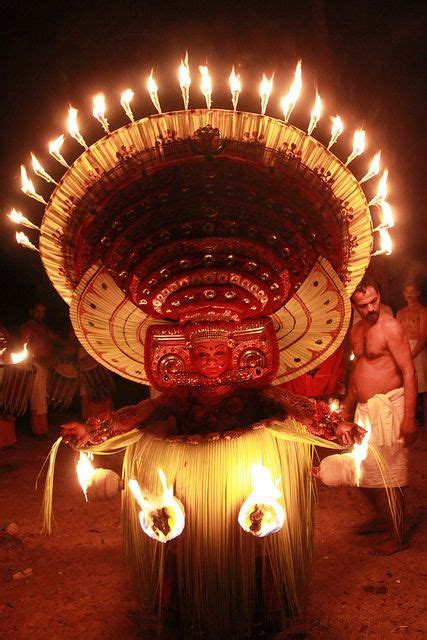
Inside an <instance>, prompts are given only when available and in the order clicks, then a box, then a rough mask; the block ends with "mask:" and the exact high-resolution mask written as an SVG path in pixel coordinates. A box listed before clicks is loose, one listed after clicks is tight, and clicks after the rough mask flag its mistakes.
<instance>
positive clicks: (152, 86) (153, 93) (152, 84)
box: [147, 69, 162, 113]
mask: <svg viewBox="0 0 427 640" xmlns="http://www.w3.org/2000/svg"><path fill="white" fill-rule="evenodd" d="M147 90H148V93H149V94H150V98H151V102H152V103H153V104H154V106H155V107H156V109H157V111H158V112H159V113H162V109H161V107H160V102H159V96H158V93H157V91H158V87H157V82H156V81H155V80H154V76H153V69H151V73H150V76H149V78H148V80H147Z"/></svg>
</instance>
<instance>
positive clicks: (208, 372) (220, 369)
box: [191, 339, 230, 379]
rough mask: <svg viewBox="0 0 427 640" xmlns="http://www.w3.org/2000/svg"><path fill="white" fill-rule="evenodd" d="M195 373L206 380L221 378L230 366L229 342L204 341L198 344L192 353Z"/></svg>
mask: <svg viewBox="0 0 427 640" xmlns="http://www.w3.org/2000/svg"><path fill="white" fill-rule="evenodd" d="M191 364H192V369H193V371H194V373H200V374H201V375H202V376H205V377H206V378H211V379H212V378H219V377H220V376H221V375H222V374H223V373H224V371H226V370H227V369H228V368H229V366H230V347H229V346H228V343H227V340H218V339H215V340H208V339H206V340H203V341H200V342H196V344H195V345H194V347H193V349H192V351H191Z"/></svg>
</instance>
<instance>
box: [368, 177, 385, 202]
mask: <svg viewBox="0 0 427 640" xmlns="http://www.w3.org/2000/svg"><path fill="white" fill-rule="evenodd" d="M387 179H388V170H387V169H385V170H384V171H383V175H382V176H381V180H380V181H379V183H378V191H377V193H376V195H375V196H374V197H373V198H372V200H371V201H370V202H369V203H368V206H369V207H371V206H372V205H373V204H379V203H380V202H383V200H385V199H386V198H387Z"/></svg>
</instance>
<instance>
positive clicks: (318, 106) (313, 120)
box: [307, 94, 322, 136]
mask: <svg viewBox="0 0 427 640" xmlns="http://www.w3.org/2000/svg"><path fill="white" fill-rule="evenodd" d="M321 114H322V101H321V99H320V96H319V94H316V100H315V101H314V107H313V110H312V112H311V114H310V123H309V125H308V129H307V133H308V135H309V136H311V134H312V133H313V129H314V128H315V127H316V126H317V123H318V122H319V120H320V116H321Z"/></svg>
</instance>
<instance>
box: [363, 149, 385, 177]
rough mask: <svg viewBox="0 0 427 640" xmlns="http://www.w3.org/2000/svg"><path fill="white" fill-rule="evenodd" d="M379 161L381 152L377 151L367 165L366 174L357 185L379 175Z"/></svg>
mask: <svg viewBox="0 0 427 640" xmlns="http://www.w3.org/2000/svg"><path fill="white" fill-rule="evenodd" d="M380 160H381V151H378V153H376V154H375V155H374V157H373V158H372V161H371V164H370V165H369V169H368V171H367V173H365V175H364V176H363V178H362V179H361V180H360V181H359V184H362V182H366V180H369V179H370V178H373V177H374V176H377V175H378V174H379V172H380Z"/></svg>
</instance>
